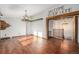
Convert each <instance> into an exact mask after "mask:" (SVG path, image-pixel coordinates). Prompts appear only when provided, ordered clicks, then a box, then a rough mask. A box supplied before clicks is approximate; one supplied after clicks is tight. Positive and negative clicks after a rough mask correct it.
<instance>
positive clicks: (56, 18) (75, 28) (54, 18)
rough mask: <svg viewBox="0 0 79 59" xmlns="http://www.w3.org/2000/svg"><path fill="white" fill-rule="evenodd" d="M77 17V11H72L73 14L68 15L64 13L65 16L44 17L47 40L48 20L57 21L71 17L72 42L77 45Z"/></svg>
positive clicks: (78, 13) (78, 12)
mask: <svg viewBox="0 0 79 59" xmlns="http://www.w3.org/2000/svg"><path fill="white" fill-rule="evenodd" d="M77 15H79V11H74V12H70V13H66V14H62V15H57V16H48V17H46V32H47V39H48V28H49V24H48V23H49V20H59V19H61V18H65V17H73V20H74V25H73V26H74V28H73V29H74V40H73V41H74V42H75V43H78V16H77Z"/></svg>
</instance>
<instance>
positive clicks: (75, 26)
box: [73, 16, 78, 43]
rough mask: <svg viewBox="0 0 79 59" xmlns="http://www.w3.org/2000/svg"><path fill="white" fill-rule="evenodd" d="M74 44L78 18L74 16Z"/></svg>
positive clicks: (76, 35)
mask: <svg viewBox="0 0 79 59" xmlns="http://www.w3.org/2000/svg"><path fill="white" fill-rule="evenodd" d="M73 20H74V40H73V41H74V42H75V43H78V16H74V19H73Z"/></svg>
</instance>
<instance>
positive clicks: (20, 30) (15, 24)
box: [0, 17, 26, 37]
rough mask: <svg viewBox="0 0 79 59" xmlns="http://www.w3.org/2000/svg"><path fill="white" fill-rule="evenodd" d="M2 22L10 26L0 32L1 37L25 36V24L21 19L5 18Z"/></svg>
mask: <svg viewBox="0 0 79 59" xmlns="http://www.w3.org/2000/svg"><path fill="white" fill-rule="evenodd" d="M2 20H5V21H6V22H7V23H8V24H10V25H11V26H10V27H9V28H7V29H5V30H0V32H1V37H12V36H19V35H25V33H26V32H25V31H26V28H25V27H26V26H25V22H22V21H21V19H19V18H10V17H7V18H3V19H2Z"/></svg>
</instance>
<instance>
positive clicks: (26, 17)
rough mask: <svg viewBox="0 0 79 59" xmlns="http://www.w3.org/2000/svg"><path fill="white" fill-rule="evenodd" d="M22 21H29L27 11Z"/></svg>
mask: <svg viewBox="0 0 79 59" xmlns="http://www.w3.org/2000/svg"><path fill="white" fill-rule="evenodd" d="M22 21H29V16H28V15H27V10H25V15H24V16H23V19H22Z"/></svg>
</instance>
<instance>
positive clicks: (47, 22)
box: [46, 19, 49, 39]
mask: <svg viewBox="0 0 79 59" xmlns="http://www.w3.org/2000/svg"><path fill="white" fill-rule="evenodd" d="M48 28H49V20H48V19H46V32H47V33H46V38H47V39H48V36H49V35H48V34H49V33H48Z"/></svg>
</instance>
